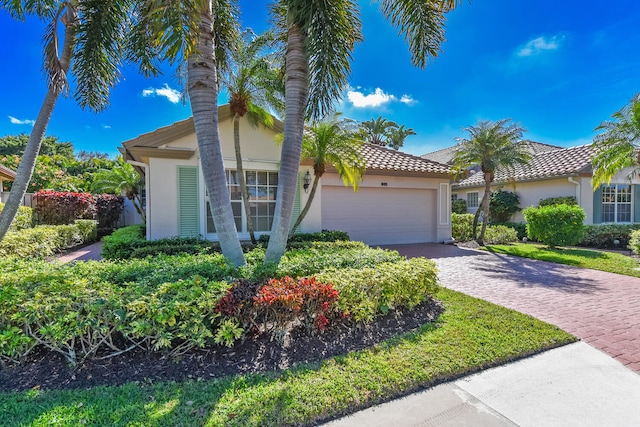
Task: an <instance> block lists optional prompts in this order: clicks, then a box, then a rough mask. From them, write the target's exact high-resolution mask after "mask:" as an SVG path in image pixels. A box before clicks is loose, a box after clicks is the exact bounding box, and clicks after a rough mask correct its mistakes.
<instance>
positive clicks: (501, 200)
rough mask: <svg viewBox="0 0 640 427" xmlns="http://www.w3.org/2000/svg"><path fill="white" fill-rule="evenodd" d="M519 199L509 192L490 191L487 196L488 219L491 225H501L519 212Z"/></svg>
mask: <svg viewBox="0 0 640 427" xmlns="http://www.w3.org/2000/svg"><path fill="white" fill-rule="evenodd" d="M519 203H520V197H518V195H517V194H516V193H513V192H511V191H502V190H498V191H492V192H491V194H490V196H489V218H490V219H491V222H492V223H496V224H499V223H503V222H507V221H509V220H510V219H511V217H512V216H513V214H514V213H516V212H518V211H520V210H521V209H520V207H519V206H518V204H519Z"/></svg>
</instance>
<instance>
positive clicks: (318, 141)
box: [291, 113, 366, 232]
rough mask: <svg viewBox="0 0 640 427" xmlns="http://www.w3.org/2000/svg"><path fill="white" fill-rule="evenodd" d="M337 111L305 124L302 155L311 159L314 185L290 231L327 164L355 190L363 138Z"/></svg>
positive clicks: (362, 165)
mask: <svg viewBox="0 0 640 427" xmlns="http://www.w3.org/2000/svg"><path fill="white" fill-rule="evenodd" d="M340 116H341V114H340V113H336V114H333V115H332V116H331V117H329V118H328V119H325V120H323V121H320V122H316V123H314V124H312V125H311V126H310V127H308V128H307V131H306V132H305V135H304V137H303V139H302V158H303V159H312V160H313V174H314V179H313V185H312V186H311V192H310V193H309V198H308V199H307V202H306V203H305V205H304V207H303V209H302V211H301V212H300V216H299V217H298V219H297V220H296V222H295V224H293V227H291V231H292V232H293V231H294V230H295V229H296V228H298V226H299V225H300V223H302V220H303V219H304V217H305V216H306V215H307V212H309V208H310V207H311V203H312V202H313V199H314V197H315V195H316V189H317V188H318V182H320V178H322V175H324V173H325V171H326V170H327V167H328V166H329V165H331V166H333V167H334V168H335V169H336V171H337V172H338V174H339V175H340V178H342V181H343V182H344V184H345V185H351V186H352V187H353V189H354V191H357V190H358V185H359V184H360V181H362V177H363V176H364V173H365V169H366V164H365V160H364V157H363V156H362V142H363V141H362V138H360V136H359V135H358V133H357V131H356V124H355V122H354V121H353V120H349V119H342V118H341V117H340Z"/></svg>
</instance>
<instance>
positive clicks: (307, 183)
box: [302, 170, 311, 193]
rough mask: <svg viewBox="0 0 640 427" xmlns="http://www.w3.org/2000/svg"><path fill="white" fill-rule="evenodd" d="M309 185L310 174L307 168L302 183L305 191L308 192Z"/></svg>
mask: <svg viewBox="0 0 640 427" xmlns="http://www.w3.org/2000/svg"><path fill="white" fill-rule="evenodd" d="M309 185H311V174H310V173H309V170H307V173H305V174H304V184H303V185H302V188H304V192H305V193H308V192H309Z"/></svg>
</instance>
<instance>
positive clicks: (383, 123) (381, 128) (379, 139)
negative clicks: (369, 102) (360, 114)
mask: <svg viewBox="0 0 640 427" xmlns="http://www.w3.org/2000/svg"><path fill="white" fill-rule="evenodd" d="M397 128H398V124H397V123H396V122H392V121H391V120H387V119H385V118H384V117H382V116H379V117H378V118H377V119H371V120H366V121H364V122H362V123H360V130H361V133H362V134H363V135H364V136H365V138H366V140H367V142H368V143H370V144H375V145H380V146H381V147H385V146H386V145H387V141H388V140H389V137H390V135H391V132H392V131H393V130H394V129H397Z"/></svg>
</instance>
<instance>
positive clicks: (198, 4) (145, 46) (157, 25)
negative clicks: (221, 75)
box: [132, 0, 245, 266]
mask: <svg viewBox="0 0 640 427" xmlns="http://www.w3.org/2000/svg"><path fill="white" fill-rule="evenodd" d="M136 6H137V10H136V16H138V17H139V21H138V22H137V25H136V27H135V29H134V30H135V33H137V34H144V35H145V36H147V37H148V38H149V39H150V42H148V43H138V44H134V45H133V46H132V51H133V54H134V56H138V57H141V58H143V60H140V62H141V63H142V66H143V70H146V68H145V67H148V68H150V69H152V68H153V67H154V66H155V65H154V62H153V60H152V59H153V58H154V56H155V55H158V54H160V55H161V56H162V57H163V58H165V59H168V60H169V61H170V62H172V63H176V62H178V63H181V62H185V61H186V64H187V67H186V68H187V82H186V83H187V92H188V95H189V99H190V103H191V111H192V113H193V123H194V126H195V131H196V137H197V140H198V151H199V154H200V164H201V166H202V174H203V176H204V182H205V185H206V187H207V191H208V194H209V197H210V200H211V203H210V207H211V216H212V217H213V223H214V225H215V227H216V233H217V235H218V239H219V241H220V248H221V250H222V253H223V254H224V256H225V257H226V258H227V259H229V261H231V262H232V263H233V264H234V265H236V266H240V265H243V264H245V259H244V254H243V253H242V246H241V245H240V240H239V238H238V233H237V230H236V225H235V221H234V218H233V210H232V208H231V199H230V195H229V189H228V188H227V180H226V173H225V170H224V162H223V157H222V148H221V146H220V133H219V129H218V105H217V103H218V91H219V87H218V85H219V81H218V67H219V66H226V59H227V58H228V57H229V54H228V49H229V48H231V47H232V46H234V45H235V43H236V42H237V41H236V40H237V38H238V37H239V34H240V31H239V28H238V13H239V11H238V9H237V6H236V4H235V1H234V0H198V1H187V0H185V1H173V0H143V1H140V2H136ZM145 59H146V60H145Z"/></svg>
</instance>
